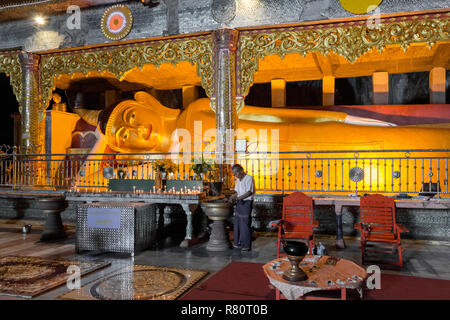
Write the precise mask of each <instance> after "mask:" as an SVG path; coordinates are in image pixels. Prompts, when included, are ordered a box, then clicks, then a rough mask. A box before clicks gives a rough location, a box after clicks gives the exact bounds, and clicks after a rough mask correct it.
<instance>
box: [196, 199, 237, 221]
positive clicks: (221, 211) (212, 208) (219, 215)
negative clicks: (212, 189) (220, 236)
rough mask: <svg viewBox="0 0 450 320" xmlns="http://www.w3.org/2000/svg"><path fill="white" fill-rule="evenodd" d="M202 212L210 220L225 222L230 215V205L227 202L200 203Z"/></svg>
mask: <svg viewBox="0 0 450 320" xmlns="http://www.w3.org/2000/svg"><path fill="white" fill-rule="evenodd" d="M200 206H201V208H202V210H203V211H204V212H205V214H206V215H207V216H208V218H210V219H211V220H225V219H226V218H228V217H229V216H230V215H231V209H232V207H231V205H230V204H229V203H228V202H202V203H201V204H200Z"/></svg>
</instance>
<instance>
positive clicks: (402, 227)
mask: <svg viewBox="0 0 450 320" xmlns="http://www.w3.org/2000/svg"><path fill="white" fill-rule="evenodd" d="M395 228H396V229H397V231H398V232H399V233H402V232H409V229H408V228H406V227H405V226H403V225H401V224H396V225H395Z"/></svg>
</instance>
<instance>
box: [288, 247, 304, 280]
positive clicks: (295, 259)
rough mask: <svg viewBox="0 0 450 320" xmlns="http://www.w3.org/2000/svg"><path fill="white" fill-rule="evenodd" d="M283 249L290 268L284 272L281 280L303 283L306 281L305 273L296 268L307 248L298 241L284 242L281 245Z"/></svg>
mask: <svg viewBox="0 0 450 320" xmlns="http://www.w3.org/2000/svg"><path fill="white" fill-rule="evenodd" d="M283 249H284V252H286V254H287V257H288V259H289V262H290V263H291V267H290V268H289V269H288V270H286V271H285V272H284V274H283V279H285V280H287V281H289V282H297V281H305V280H306V279H308V276H307V275H306V273H305V272H304V271H303V270H302V269H300V267H299V266H298V265H299V263H300V262H301V261H302V260H303V258H304V257H305V255H306V253H307V252H308V246H307V245H306V244H304V243H303V242H299V241H285V242H284V243H283Z"/></svg>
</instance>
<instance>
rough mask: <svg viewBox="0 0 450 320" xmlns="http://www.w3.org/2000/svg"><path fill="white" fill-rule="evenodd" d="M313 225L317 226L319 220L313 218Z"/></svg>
mask: <svg viewBox="0 0 450 320" xmlns="http://www.w3.org/2000/svg"><path fill="white" fill-rule="evenodd" d="M313 227H315V228H317V227H319V221H317V220H313Z"/></svg>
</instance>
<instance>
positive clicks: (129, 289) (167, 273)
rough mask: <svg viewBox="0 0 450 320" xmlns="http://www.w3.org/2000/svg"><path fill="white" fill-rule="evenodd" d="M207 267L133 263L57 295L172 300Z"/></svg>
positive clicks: (112, 298)
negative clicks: (185, 267)
mask: <svg viewBox="0 0 450 320" xmlns="http://www.w3.org/2000/svg"><path fill="white" fill-rule="evenodd" d="M207 274H208V272H207V271H201V270H186V269H179V268H168V267H157V266H143V265H134V266H129V267H125V268H122V269H120V270H118V271H115V272H112V273H110V274H108V275H106V276H104V277H103V278H101V279H98V280H95V281H92V282H90V283H88V284H86V285H85V286H83V287H81V288H80V289H75V290H71V291H69V292H68V293H66V294H64V295H62V296H60V297H59V299H70V300H175V299H176V298H178V297H179V296H180V295H182V294H183V293H184V292H185V291H187V290H188V289H190V288H191V287H192V286H193V285H194V284H195V283H197V282H198V281H200V280H201V279H202V278H203V277H204V276H206V275H207Z"/></svg>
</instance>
